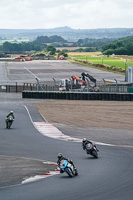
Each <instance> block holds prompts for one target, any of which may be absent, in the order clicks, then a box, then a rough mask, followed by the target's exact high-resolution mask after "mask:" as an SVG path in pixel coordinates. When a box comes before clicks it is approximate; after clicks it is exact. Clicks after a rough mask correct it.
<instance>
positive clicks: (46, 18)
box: [0, 0, 133, 29]
mask: <svg viewBox="0 0 133 200" xmlns="http://www.w3.org/2000/svg"><path fill="white" fill-rule="evenodd" d="M63 26H69V27H71V28H74V29H79V28H80V29H92V28H133V0H0V29H40V28H41V29H45V28H55V27H63Z"/></svg>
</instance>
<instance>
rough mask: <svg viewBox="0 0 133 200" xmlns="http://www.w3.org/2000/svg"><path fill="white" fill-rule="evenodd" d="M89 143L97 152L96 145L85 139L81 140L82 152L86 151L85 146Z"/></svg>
mask: <svg viewBox="0 0 133 200" xmlns="http://www.w3.org/2000/svg"><path fill="white" fill-rule="evenodd" d="M89 143H90V144H92V145H93V146H94V147H95V148H96V150H97V151H99V150H98V149H97V147H96V145H95V144H94V143H93V142H91V141H90V140H87V139H86V138H83V140H82V147H83V150H86V145H87V144H89Z"/></svg>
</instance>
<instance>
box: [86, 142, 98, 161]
mask: <svg viewBox="0 0 133 200" xmlns="http://www.w3.org/2000/svg"><path fill="white" fill-rule="evenodd" d="M86 153H87V154H90V155H92V156H93V157H95V158H98V152H97V149H96V147H95V146H94V145H92V144H91V143H88V144H86Z"/></svg>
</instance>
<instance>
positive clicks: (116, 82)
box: [114, 79, 118, 92]
mask: <svg viewBox="0 0 133 200" xmlns="http://www.w3.org/2000/svg"><path fill="white" fill-rule="evenodd" d="M114 80H115V82H116V92H118V84H117V80H116V79H114Z"/></svg>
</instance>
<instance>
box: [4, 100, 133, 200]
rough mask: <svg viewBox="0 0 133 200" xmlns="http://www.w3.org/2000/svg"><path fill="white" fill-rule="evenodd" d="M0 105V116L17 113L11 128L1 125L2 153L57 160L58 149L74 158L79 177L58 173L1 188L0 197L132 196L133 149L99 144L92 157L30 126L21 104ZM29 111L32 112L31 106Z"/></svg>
mask: <svg viewBox="0 0 133 200" xmlns="http://www.w3.org/2000/svg"><path fill="white" fill-rule="evenodd" d="M0 108H1V114H0V118H1V119H4V116H5V115H6V113H7V112H8V110H9V108H10V109H11V108H12V109H13V110H14V112H15V116H16V120H15V122H14V124H13V127H12V129H11V130H7V129H5V128H4V127H3V124H2V123H1V124H0V128H1V134H0V152H1V154H2V155H13V156H20V157H26V158H33V159H41V160H48V161H52V162H56V158H57V154H58V152H62V153H63V154H64V155H66V156H67V157H69V158H71V159H72V160H73V161H74V163H75V164H76V166H77V168H78V171H79V176H78V177H75V178H72V179H71V178H69V177H67V175H66V174H61V175H56V176H53V177H49V178H47V179H43V180H40V181H36V182H34V183H29V184H24V185H17V186H9V187H5V188H0V196H1V199H2V200H14V199H16V200H17V199H20V200H22V199H27V200H41V199H49V200H53V199H62V198H63V199H73V200H77V199H83V200H84V199H85V200H86V199H91V200H93V199H98V200H102V199H103V198H104V199H109V200H116V199H118V200H124V199H126V200H128V199H131V198H132V195H133V190H132V187H133V179H132V173H133V149H132V148H121V147H107V146H98V148H99V150H100V152H99V159H94V158H92V157H89V156H87V155H86V154H85V153H84V152H83V150H82V149H81V144H80V143H74V142H65V141H60V140H55V139H50V138H48V137H45V136H43V135H41V134H40V133H39V132H38V131H37V130H36V129H35V128H34V127H33V125H32V123H31V121H30V119H29V116H28V114H27V111H26V110H25V108H24V107H23V106H22V105H21V104H20V103H17V102H16V103H12V105H8V108H7V105H6V103H4V105H3V104H0ZM30 110H31V112H32V109H30ZM31 115H33V118H34V119H35V118H37V116H35V113H31ZM38 118H39V115H38ZM20 119H23V120H20ZM39 120H40V119H39ZM64 131H65V129H64ZM62 195H63V196H62Z"/></svg>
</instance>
